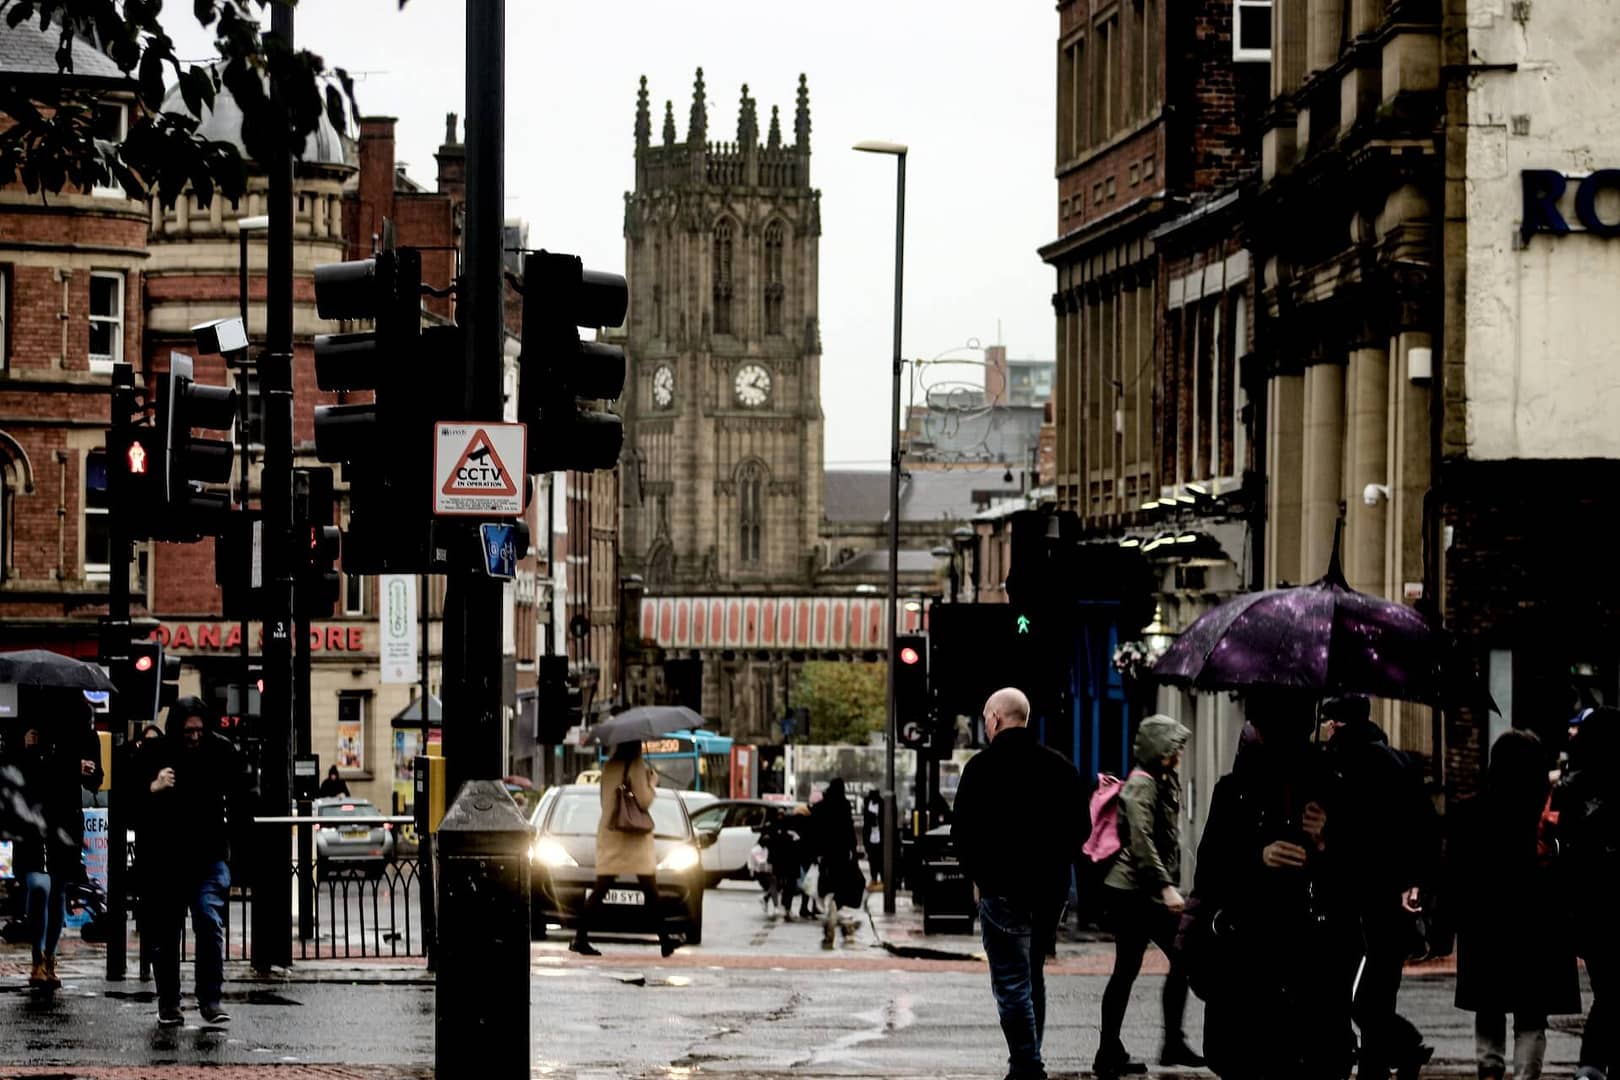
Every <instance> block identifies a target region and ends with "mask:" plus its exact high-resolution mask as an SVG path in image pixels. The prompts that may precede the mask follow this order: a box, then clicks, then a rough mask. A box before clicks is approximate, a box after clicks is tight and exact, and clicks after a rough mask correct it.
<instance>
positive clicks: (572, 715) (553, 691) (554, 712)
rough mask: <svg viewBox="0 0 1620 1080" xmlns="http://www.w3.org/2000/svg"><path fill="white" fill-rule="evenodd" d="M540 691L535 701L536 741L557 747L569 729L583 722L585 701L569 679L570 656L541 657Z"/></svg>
mask: <svg viewBox="0 0 1620 1080" xmlns="http://www.w3.org/2000/svg"><path fill="white" fill-rule="evenodd" d="M538 682H539V688H538V694H537V697H536V700H535V717H534V741H535V742H537V743H539V744H540V745H541V746H557V745H559V744H561V743H562V741H563V739H565V738H566V737H567V735H568V729H569V728H571V727H574V726H575V725H577V724H580V723H583V722H584V719H585V710H584V707H583V701H584V699H583V698H582V697H581V696H580V691H579V686H578V684H577V683H571V682H570V681H569V678H568V657H566V656H542V657H540V671H539V679H538Z"/></svg>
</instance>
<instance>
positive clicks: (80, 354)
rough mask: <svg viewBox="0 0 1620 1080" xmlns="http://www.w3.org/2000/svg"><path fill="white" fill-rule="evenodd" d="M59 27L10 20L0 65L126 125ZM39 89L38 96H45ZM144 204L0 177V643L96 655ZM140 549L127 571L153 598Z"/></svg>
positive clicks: (130, 101) (114, 126)
mask: <svg viewBox="0 0 1620 1080" xmlns="http://www.w3.org/2000/svg"><path fill="white" fill-rule="evenodd" d="M59 40H60V32H59V30H58V29H57V28H55V27H53V28H52V30H51V32H50V33H42V32H41V31H40V29H39V24H38V21H37V20H25V21H24V22H23V23H21V24H19V25H18V26H15V27H9V26H0V72H4V79H5V82H6V84H7V85H8V86H10V87H15V88H16V89H17V90H18V91H19V92H20V93H22V94H24V95H28V94H29V91H30V89H31V88H34V87H38V88H39V89H38V91H37V94H38V95H45V96H49V95H48V94H47V91H49V92H52V93H54V92H57V91H61V92H63V93H64V94H65V95H67V96H68V97H69V98H72V99H77V100H79V101H82V102H84V103H85V104H87V105H88V106H89V107H91V108H93V109H94V110H95V115H96V123H97V130H98V132H99V133H101V134H103V135H105V136H107V137H114V138H116V137H118V136H119V134H120V133H121V132H122V131H124V130H125V129H126V128H127V126H128V123H129V118H130V115H131V110H132V109H134V108H136V107H137V106H136V104H135V99H134V95H133V94H132V93H131V92H130V90H129V83H128V81H127V80H126V79H125V78H124V76H123V73H122V72H120V71H119V70H118V68H117V66H116V65H115V64H114V63H113V62H112V61H111V60H108V59H107V58H106V57H104V56H102V55H101V54H100V53H98V52H96V51H95V50H94V49H92V48H91V47H90V46H89V45H88V44H87V43H85V42H83V41H79V42H78V43H77V46H76V48H75V49H74V72H73V73H72V74H71V75H68V76H61V75H59V74H58V66H57V62H56V49H57V45H58V43H59ZM38 99H39V98H38V97H36V100H38ZM148 262H149V252H148V247H147V208H146V206H145V204H144V203H140V202H135V201H131V200H129V199H127V198H125V196H124V193H123V191H122V189H100V188H97V189H94V190H90V191H74V190H70V189H65V190H63V191H62V192H60V193H58V194H53V195H51V196H49V197H48V198H42V197H41V196H40V195H38V194H35V195H30V194H28V193H27V192H26V191H25V190H24V189H23V187H22V186H21V185H19V184H11V185H6V186H0V643H3V645H4V646H5V647H6V648H30V647H40V648H50V649H54V650H56V651H58V652H65V653H70V654H73V655H77V656H85V657H94V656H95V655H96V652H97V648H98V641H97V620H98V618H99V617H100V616H101V615H102V614H104V613H105V610H106V595H107V581H108V578H109V576H110V574H111V573H112V570H113V567H112V566H111V565H110V556H109V548H108V533H107V513H108V507H107V501H106V494H107V487H106V482H107V466H106V460H105V455H104V452H103V448H104V445H105V433H106V426H107V416H108V398H107V387H108V376H109V373H110V372H111V371H112V365H113V363H114V362H115V361H124V362H127V363H131V364H134V365H136V366H137V368H138V367H139V366H140V361H141V356H142V336H143V333H144V330H145V316H146V313H145V310H144V306H143V304H142V302H141V297H142V296H143V294H144V291H145V280H146V276H145V275H146V268H147V266H148ZM148 570H149V565H148V563H147V562H146V561H145V560H142V561H141V562H140V563H139V564H137V566H136V568H135V569H134V571H133V578H132V580H133V590H132V591H133V593H134V595H135V596H136V598H137V603H139V602H140V601H141V600H144V598H145V595H146V592H147V588H148V584H149V580H148Z"/></svg>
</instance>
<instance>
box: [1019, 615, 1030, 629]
mask: <svg viewBox="0 0 1620 1080" xmlns="http://www.w3.org/2000/svg"><path fill="white" fill-rule="evenodd" d="M1018 632H1019V633H1020V634H1027V633H1029V616H1028V615H1020V616H1018Z"/></svg>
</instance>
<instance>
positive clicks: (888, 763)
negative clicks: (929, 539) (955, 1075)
mask: <svg viewBox="0 0 1620 1080" xmlns="http://www.w3.org/2000/svg"><path fill="white" fill-rule="evenodd" d="M855 149H856V150H859V151H861V152H862V153H867V154H889V155H892V156H893V157H894V159H895V161H896V163H897V164H898V166H899V168H898V169H896V171H895V196H894V371H893V380H894V381H893V389H892V392H891V399H892V404H893V408H892V416H891V418H890V422H889V695H888V697H889V701H888V709H887V711H886V722H885V725H884V739H883V756H884V773H883V913H884V914H885V915H893V914H894V903H895V888H894V850H895V845H896V842H897V841H898V840H899V836H898V832H897V830H896V829H895V805H894V786H895V785H894V744H895V740H896V737H897V736H896V732H897V731H898V726H897V720H896V717H895V665H896V664H897V663H898V657H897V648H896V636H897V634H898V633H899V629H898V627H897V626H896V624H897V623H898V622H899V621H900V618H899V617H900V366H901V363H902V361H901V359H900V314H901V310H902V307H901V299H902V296H903V295H904V294H903V291H902V283H903V282H904V280H905V273H904V269H905V251H906V146H905V144H903V143H893V142H878V141H866V142H858V143H856V144H855Z"/></svg>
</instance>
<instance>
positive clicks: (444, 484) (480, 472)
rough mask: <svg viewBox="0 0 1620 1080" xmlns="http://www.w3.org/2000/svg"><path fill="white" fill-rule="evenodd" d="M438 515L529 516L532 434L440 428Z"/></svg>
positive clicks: (516, 427)
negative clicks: (526, 476)
mask: <svg viewBox="0 0 1620 1080" xmlns="http://www.w3.org/2000/svg"><path fill="white" fill-rule="evenodd" d="M434 429H435V438H434V440H433V512H434V513H435V514H468V515H477V516H483V517H489V516H491V515H494V516H497V517H515V516H517V515H519V514H522V513H523V467H524V462H525V461H527V460H528V456H527V455H528V445H527V439H528V429H527V428H526V427H525V426H524V425H522V424H500V423H487V424H478V423H445V422H443V421H441V422H440V423H438V424H436V425H434Z"/></svg>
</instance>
